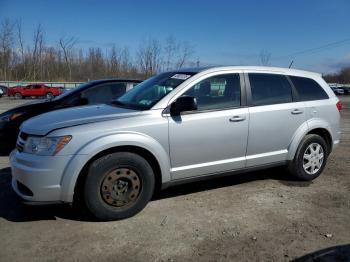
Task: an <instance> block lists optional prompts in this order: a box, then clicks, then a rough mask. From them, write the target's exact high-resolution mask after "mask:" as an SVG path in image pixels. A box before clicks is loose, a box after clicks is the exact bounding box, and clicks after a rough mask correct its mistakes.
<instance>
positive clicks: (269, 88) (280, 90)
mask: <svg viewBox="0 0 350 262" xmlns="http://www.w3.org/2000/svg"><path fill="white" fill-rule="evenodd" d="M249 81H250V87H251V92H252V104H253V105H254V106H261V105H272V104H281V103H289V102H292V100H293V97H292V87H291V85H290V84H289V81H288V79H287V78H286V77H285V76H284V75H277V74H260V73H250V74H249Z"/></svg>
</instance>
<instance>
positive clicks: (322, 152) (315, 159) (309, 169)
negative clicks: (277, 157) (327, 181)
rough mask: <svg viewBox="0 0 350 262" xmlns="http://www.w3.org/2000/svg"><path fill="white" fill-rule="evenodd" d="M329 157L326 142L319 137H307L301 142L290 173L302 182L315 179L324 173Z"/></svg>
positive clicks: (290, 166) (312, 135) (290, 167)
mask: <svg viewBox="0 0 350 262" xmlns="http://www.w3.org/2000/svg"><path fill="white" fill-rule="evenodd" d="M327 157H328V147H327V143H326V141H325V140H324V139H323V138H322V137H321V136H319V135H315V134H309V135H306V136H305V137H304V139H303V140H302V141H301V143H300V145H299V147H298V149H297V152H296V154H295V156H294V159H293V161H292V162H291V163H290V164H289V171H290V173H291V174H292V175H293V176H295V177H296V178H298V179H301V180H312V179H315V178H316V177H318V176H319V175H320V174H321V173H322V171H323V169H324V167H325V165H326V162H327Z"/></svg>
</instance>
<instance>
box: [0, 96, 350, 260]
mask: <svg viewBox="0 0 350 262" xmlns="http://www.w3.org/2000/svg"><path fill="white" fill-rule="evenodd" d="M341 99H342V100H343V105H344V108H343V111H342V132H343V135H342V141H341V144H340V146H339V147H338V148H337V149H336V150H335V151H334V152H333V153H332V155H331V156H330V158H329V160H328V164H327V166H326V169H325V171H324V173H323V174H322V175H321V176H320V177H319V178H318V179H316V180H314V181H312V182H297V181H293V180H292V179H291V178H290V177H288V175H287V173H286V171H285V170H284V169H283V168H274V169H269V170H265V171H259V172H252V173H245V174H241V175H233V176H229V177H225V178H219V179H215V180H208V181H204V182H197V183H192V184H187V185H182V186H177V187H173V188H169V189H167V190H166V191H164V192H162V193H161V194H160V195H159V196H157V197H155V199H154V200H153V201H151V202H150V203H149V204H148V206H147V207H146V208H145V209H144V210H143V211H142V212H141V213H140V214H138V215H136V216H135V217H132V218H129V219H126V220H122V221H116V222H93V221H91V220H89V219H87V218H84V216H82V215H79V214H78V213H77V212H75V211H74V210H73V209H72V208H70V207H69V206H50V207H27V206H24V205H22V204H21V202H20V200H19V199H18V198H17V197H16V196H15V194H14V193H13V192H12V190H11V188H10V177H11V171H10V168H9V164H8V159H7V158H5V157H2V158H0V261H56V260H65V261H92V260H98V261H107V260H109V261H291V260H294V259H298V260H296V261H350V172H349V168H350V96H347V97H342V98H341ZM18 103H22V101H20V102H18V101H14V100H8V99H7V98H0V112H1V111H2V110H6V108H10V107H13V106H15V105H16V104H18ZM317 259H319V260H317ZM327 259H330V260H327Z"/></svg>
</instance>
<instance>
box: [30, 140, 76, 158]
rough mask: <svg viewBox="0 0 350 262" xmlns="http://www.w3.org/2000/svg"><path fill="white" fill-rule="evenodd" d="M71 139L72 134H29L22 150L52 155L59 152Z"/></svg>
mask: <svg viewBox="0 0 350 262" xmlns="http://www.w3.org/2000/svg"><path fill="white" fill-rule="evenodd" d="M71 139H72V136H58V137H39V136H29V137H28V138H27V141H26V143H25V145H24V148H23V152H25V153H29V154H35V155H42V156H53V155H56V154H57V153H58V152H60V151H61V150H62V149H63V148H64V147H65V146H66V145H67V144H68V143H69V141H70V140H71Z"/></svg>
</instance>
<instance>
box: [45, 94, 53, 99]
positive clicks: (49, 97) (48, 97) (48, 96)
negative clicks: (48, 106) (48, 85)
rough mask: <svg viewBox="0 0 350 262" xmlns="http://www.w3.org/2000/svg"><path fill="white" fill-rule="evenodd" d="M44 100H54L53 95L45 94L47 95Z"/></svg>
mask: <svg viewBox="0 0 350 262" xmlns="http://www.w3.org/2000/svg"><path fill="white" fill-rule="evenodd" d="M46 98H47V99H48V100H52V99H53V98H54V95H53V94H52V93H47V94H46Z"/></svg>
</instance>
